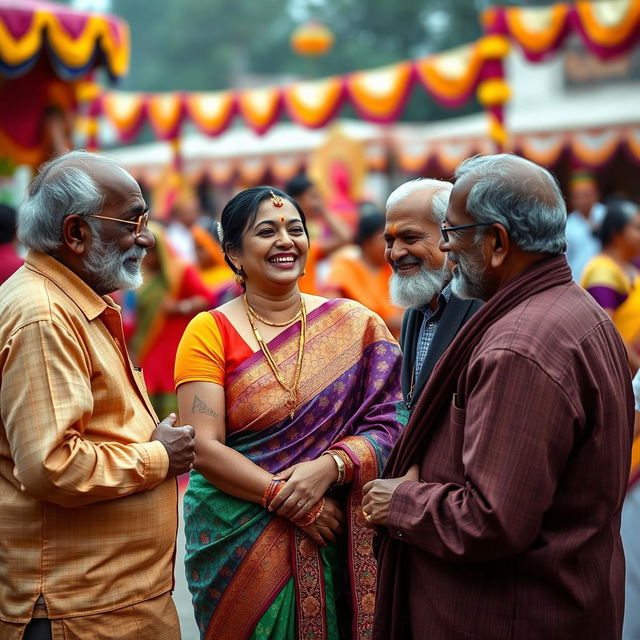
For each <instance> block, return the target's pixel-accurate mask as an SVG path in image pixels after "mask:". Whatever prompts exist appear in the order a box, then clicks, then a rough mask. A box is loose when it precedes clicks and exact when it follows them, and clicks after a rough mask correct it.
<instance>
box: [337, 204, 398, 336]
mask: <svg viewBox="0 0 640 640" xmlns="http://www.w3.org/2000/svg"><path fill="white" fill-rule="evenodd" d="M384 223H385V218H384V215H383V214H382V213H379V212H377V211H375V212H371V213H367V214H365V215H364V216H363V217H362V218H361V219H360V222H359V224H358V233H357V235H356V243H357V244H358V246H359V249H360V251H359V252H357V253H355V251H354V252H352V253H347V252H346V251H345V252H343V253H341V254H340V255H336V256H335V257H334V258H333V260H332V261H331V270H330V272H329V276H328V278H327V280H326V282H325V294H326V295H328V296H329V297H333V298H336V297H340V298H349V299H351V300H356V301H357V302H359V303H360V304H363V305H364V306H365V307H367V308H368V309H371V311H374V312H375V313H377V314H378V315H379V316H380V317H381V318H382V319H383V320H384V322H385V324H386V325H387V327H388V328H389V331H391V333H393V335H394V336H395V337H396V338H397V337H398V335H399V334H400V327H401V325H402V315H403V313H404V312H403V309H401V308H400V307H396V306H395V305H393V304H391V300H390V299H389V278H390V277H391V274H392V273H393V271H392V269H391V267H390V266H389V265H388V264H387V262H386V260H385V259H384V248H385V243H384V239H383V237H382V232H383V230H384Z"/></svg>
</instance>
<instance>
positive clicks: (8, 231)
mask: <svg viewBox="0 0 640 640" xmlns="http://www.w3.org/2000/svg"><path fill="white" fill-rule="evenodd" d="M15 239H16V210H15V209H14V208H13V207H9V206H7V205H6V204H0V284H2V283H3V282H4V281H5V280H7V279H8V278H9V276H11V275H13V273H14V272H15V271H17V270H18V267H20V265H22V262H23V261H22V258H21V257H20V256H19V255H18V253H17V252H16V247H15Z"/></svg>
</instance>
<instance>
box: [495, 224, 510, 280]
mask: <svg viewBox="0 0 640 640" xmlns="http://www.w3.org/2000/svg"><path fill="white" fill-rule="evenodd" d="M490 233H492V234H493V235H491V236H490V237H491V266H492V267H493V268H494V269H495V268H496V267H500V266H502V264H503V263H504V261H505V259H506V257H507V255H508V254H509V249H510V246H511V241H510V238H509V234H508V233H507V230H506V229H505V227H504V225H502V224H500V223H499V222H496V223H494V224H493V225H492V227H491V231H490Z"/></svg>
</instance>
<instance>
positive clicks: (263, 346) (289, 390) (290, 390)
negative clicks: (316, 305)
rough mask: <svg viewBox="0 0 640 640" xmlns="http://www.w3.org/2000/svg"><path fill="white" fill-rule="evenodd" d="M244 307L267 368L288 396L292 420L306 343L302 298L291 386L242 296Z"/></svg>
mask: <svg viewBox="0 0 640 640" xmlns="http://www.w3.org/2000/svg"><path fill="white" fill-rule="evenodd" d="M244 305H245V308H246V310H247V318H248V319H249V324H250V325H251V328H252V329H253V334H254V335H255V337H256V340H257V341H258V344H259V345H260V350H261V351H262V353H263V354H264V357H265V359H266V361H267V364H268V365H269V368H270V369H271V371H273V375H274V376H275V378H276V380H277V381H278V384H279V385H280V386H281V387H282V388H283V389H284V391H285V392H286V394H287V396H288V397H287V407H288V408H289V417H290V418H292V419H293V414H294V412H295V408H296V405H297V403H298V387H299V386H300V374H301V373H302V357H303V355H304V345H305V343H306V342H307V310H306V307H305V305H304V298H303V297H302V296H300V310H299V312H298V313H299V314H300V315H301V317H302V320H301V322H300V341H299V343H298V357H297V359H296V367H295V370H294V374H293V383H292V384H291V385H288V384H287V383H286V382H285V381H284V378H283V377H282V374H281V373H280V369H279V368H278V365H277V364H276V361H275V360H274V359H273V356H272V355H271V351H269V347H267V343H266V342H265V341H264V339H263V338H262V336H261V335H260V331H259V330H258V327H257V326H256V325H255V324H254V322H253V318H252V314H251V307H250V306H249V302H248V300H247V296H246V295H245V296H244ZM296 315H297V314H296ZM258 319H259V318H258ZM294 319H295V318H294ZM287 324H289V323H287ZM273 326H278V325H273Z"/></svg>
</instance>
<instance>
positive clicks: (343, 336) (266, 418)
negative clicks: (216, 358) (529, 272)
mask: <svg viewBox="0 0 640 640" xmlns="http://www.w3.org/2000/svg"><path fill="white" fill-rule="evenodd" d="M307 321H308V326H307V342H306V345H305V350H304V360H303V367H302V376H301V381H300V387H299V391H298V405H297V407H296V409H295V411H294V415H293V418H291V417H290V414H289V411H290V409H289V407H288V406H287V402H286V401H287V395H286V393H285V392H284V391H283V389H282V388H281V387H280V385H279V384H278V383H277V381H276V380H275V377H274V375H273V372H272V371H271V369H270V368H269V365H268V363H267V362H266V359H265V358H264V356H263V354H262V352H257V353H254V354H253V355H252V356H251V357H249V358H248V359H247V360H245V361H244V362H243V363H241V364H240V365H239V366H238V367H237V368H236V369H235V370H234V371H233V372H230V373H229V374H228V376H227V381H226V386H225V398H226V406H227V442H226V444H227V445H228V446H229V447H232V448H233V449H236V450H237V451H239V452H240V453H242V454H243V455H245V456H246V457H248V458H249V459H250V460H252V461H253V462H254V463H256V464H257V465H259V466H260V467H262V468H263V469H266V470H267V471H269V472H271V473H277V472H280V471H283V470H284V469H286V468H288V467H290V466H291V465H293V464H295V463H298V462H304V461H307V460H313V459H315V458H317V457H319V456H320V455H321V454H322V453H323V452H324V451H326V450H327V449H328V448H329V447H333V448H335V447H339V448H341V449H342V450H343V451H345V452H346V453H347V455H348V456H349V458H350V459H351V460H352V462H353V464H354V468H355V472H354V478H353V481H352V483H351V484H350V485H348V486H345V487H340V488H338V489H337V490H336V493H335V496H334V497H335V498H336V499H338V500H339V501H340V504H341V508H342V509H343V511H344V513H345V516H346V526H345V527H344V529H345V532H344V534H343V535H342V536H341V537H342V540H340V541H339V542H338V544H336V545H330V547H332V548H331V549H329V548H327V549H321V548H320V547H318V546H317V545H316V544H315V543H314V542H313V541H312V540H311V539H310V538H309V537H307V536H306V535H304V533H303V532H302V531H301V530H300V529H299V528H297V527H295V526H294V525H293V524H292V523H290V522H289V521H288V520H285V519H283V518H280V517H278V516H276V515H274V514H273V513H270V512H268V511H267V510H266V509H264V508H262V507H261V506H260V505H257V504H254V503H250V502H246V501H243V500H239V499H237V498H234V497H232V496H229V495H228V494H225V493H223V492H221V491H219V490H218V489H216V488H215V487H213V486H212V485H211V484H210V483H208V482H207V481H206V480H205V479H204V478H203V477H202V476H201V475H200V474H198V473H196V472H192V475H191V479H190V483H189V488H188V490H187V494H186V496H185V528H186V534H187V557H186V564H187V579H188V581H189V587H190V589H191V592H192V594H193V600H194V608H195V611H196V618H197V620H198V624H199V626H200V629H201V632H202V634H203V637H204V638H208V639H209V638H211V639H212V638H216V639H223V640H224V639H233V640H242V639H244V638H251V637H252V636H254V633H255V636H254V637H272V638H315V639H317V640H323V639H333V638H336V639H337V638H339V637H342V636H344V637H349V638H351V637H352V638H362V639H365V638H369V637H371V633H372V622H373V609H374V603H375V589H376V565H375V560H374V558H373V553H372V537H373V534H372V532H371V531H370V530H369V529H368V528H366V527H365V523H364V519H363V517H362V510H361V503H362V487H363V485H364V484H366V483H367V482H368V481H369V480H371V479H373V478H375V477H378V476H379V475H380V473H381V470H382V466H383V465H384V462H385V460H386V458H387V455H388V454H389V452H390V450H391V448H392V446H393V444H394V442H395V441H396V440H397V438H398V437H399V435H400V429H401V425H400V422H399V421H398V420H397V418H396V411H397V404H398V402H399V401H400V400H401V391H400V366H401V354H400V349H399V347H398V345H397V344H396V342H395V341H394V339H393V337H392V336H391V334H390V333H389V331H388V330H387V328H386V326H385V325H384V324H383V322H382V321H381V320H380V318H378V316H376V315H375V314H373V313H371V312H370V311H369V310H367V309H365V308H364V307H363V306H361V305H360V304H358V303H355V302H352V301H347V300H339V299H338V300H330V301H327V302H325V303H324V304H323V305H321V306H320V307H319V308H317V309H315V310H313V311H312V312H310V313H309V315H308V319H307ZM299 330H300V325H299V323H298V324H296V325H294V326H293V327H290V328H288V329H286V330H285V331H284V332H282V333H281V334H280V335H279V336H277V337H276V338H275V339H274V340H272V341H271V342H270V343H269V349H270V351H271V353H272V354H273V356H274V359H275V360H276V362H277V364H278V366H279V367H280V369H281V371H282V372H283V376H284V378H285V380H288V379H291V378H292V376H293V369H294V368H295V363H296V355H297V349H298V338H299ZM283 620H284V621H286V620H288V621H289V623H288V624H287V623H286V622H283ZM269 630H271V631H269ZM258 631H259V632H260V633H258ZM269 634H271V635H269Z"/></svg>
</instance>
